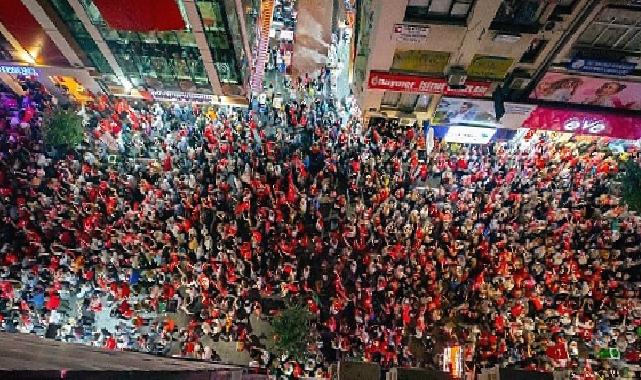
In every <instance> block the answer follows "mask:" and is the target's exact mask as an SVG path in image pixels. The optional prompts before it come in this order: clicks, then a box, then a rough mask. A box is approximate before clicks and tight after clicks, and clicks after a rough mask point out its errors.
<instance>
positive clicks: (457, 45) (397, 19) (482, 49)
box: [355, 0, 589, 116]
mask: <svg viewBox="0 0 641 380" xmlns="http://www.w3.org/2000/svg"><path fill="white" fill-rule="evenodd" d="M588 2H589V0H576V1H575V5H574V8H573V12H572V13H571V14H569V15H567V16H564V17H563V18H562V20H561V21H556V22H549V20H550V17H551V15H552V12H553V10H554V6H555V2H541V3H543V4H545V5H546V6H545V8H541V9H542V10H541V11H540V16H539V24H540V27H539V28H538V30H535V31H522V32H519V31H517V30H507V31H506V30H503V29H496V27H494V30H493V29H492V26H493V24H492V22H493V20H494V19H495V16H496V15H497V11H499V8H500V6H501V3H502V0H476V1H475V2H474V4H473V8H472V10H471V11H470V13H469V14H468V18H467V20H466V22H463V23H461V22H452V23H448V21H447V20H445V21H438V22H436V21H434V22H425V23H416V22H404V17H405V10H406V7H407V5H408V0H401V1H386V0H372V1H371V7H370V9H365V10H364V11H365V12H367V11H371V12H373V18H372V19H373V21H372V23H373V25H372V29H371V30H372V31H371V33H370V34H369V41H368V42H369V49H370V50H369V55H368V57H367V59H366V63H364V64H363V63H362V60H361V63H360V64H361V65H364V66H365V67H364V69H363V71H364V72H365V75H364V79H365V80H364V84H363V86H362V87H361V88H358V84H357V88H356V89H355V90H356V94H357V95H359V101H360V105H361V108H362V109H363V110H364V111H365V112H366V116H367V113H368V111H370V110H371V111H370V112H373V113H375V112H378V111H380V110H381V100H382V99H383V96H384V93H385V91H384V90H370V89H367V83H366V82H367V78H368V76H369V72H370V71H372V70H376V71H390V69H391V67H392V63H393V60H394V53H395V51H397V50H429V51H439V52H448V53H450V58H449V62H448V65H447V66H446V68H445V70H444V72H443V73H441V74H440V75H436V76H440V77H442V78H445V77H446V74H447V73H448V70H449V69H450V68H451V67H452V66H462V67H464V68H468V67H469V65H470V64H471V63H472V61H473V59H474V56H475V55H477V54H479V55H486V56H496V57H503V58H511V59H513V63H512V65H511V67H510V70H508V78H509V73H510V72H513V71H514V70H515V69H518V71H519V75H523V76H532V75H534V74H536V72H537V70H538V69H539V68H540V67H541V66H542V65H543V64H544V63H545V62H546V57H547V56H548V55H549V54H550V53H551V52H552V51H553V49H554V47H555V44H556V43H557V42H558V41H559V40H560V39H561V38H562V36H564V34H565V33H566V32H567V31H568V28H569V26H570V24H571V21H572V17H573V16H574V15H576V14H577V13H578V12H579V10H581V9H582V8H583V7H584V6H585V5H586V3H588ZM401 23H405V24H417V25H424V26H428V27H429V32H428V36H427V38H426V39H425V40H424V41H422V42H400V41H397V40H396V39H395V38H394V36H393V28H394V25H395V24H401ZM546 24H547V25H546ZM544 25H545V26H546V27H544ZM497 35H513V36H518V37H514V38H513V39H510V41H509V42H507V41H506V39H501V38H500V36H499V38H498V39H497ZM539 39H540V40H545V41H547V43H546V44H545V45H544V48H542V49H541V50H540V52H539V54H538V55H537V56H536V59H534V60H532V61H531V62H519V61H520V60H521V58H522V57H523V55H524V53H525V52H526V51H528V48H529V47H530V46H531V45H532V44H533V42H534V41H535V40H539ZM362 43H363V42H362V41H361V42H360V43H359V44H362ZM357 59H358V57H357ZM358 64H359V62H357V63H356V65H357V66H358ZM356 70H358V67H357V68H356ZM405 74H410V73H405ZM429 76H434V75H429ZM477 79H478V80H489V81H492V82H494V83H495V84H499V83H503V80H496V79H484V78H469V77H468V80H477ZM492 88H494V87H492ZM490 93H491V91H489V93H488V94H487V95H490ZM439 98H440V97H439V96H438V95H437V96H433V97H432V100H431V102H432V103H434V102H438V101H439ZM374 110H375V111H374ZM387 113H388V115H389V114H390V112H387ZM392 114H393V113H392ZM411 116H417V113H416V112H415V113H414V114H413V115H411ZM419 116H420V115H419ZM423 116H424V115H423Z"/></svg>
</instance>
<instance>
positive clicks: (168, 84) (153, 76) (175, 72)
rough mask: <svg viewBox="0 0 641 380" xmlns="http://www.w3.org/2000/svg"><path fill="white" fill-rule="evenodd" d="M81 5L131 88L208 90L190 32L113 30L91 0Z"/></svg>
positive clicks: (206, 78) (83, 0)
mask: <svg viewBox="0 0 641 380" xmlns="http://www.w3.org/2000/svg"><path fill="white" fill-rule="evenodd" d="M81 3H82V4H83V6H84V7H85V10H86V12H87V14H88V15H89V18H90V20H91V22H92V24H94V25H95V26H96V28H97V29H98V30H99V31H100V33H101V35H102V37H103V38H104V39H105V41H106V42H107V45H108V46H109V49H111V51H112V52H113V53H114V57H115V58H116V61H117V62H118V65H119V66H120V67H121V68H122V69H123V71H124V72H125V75H126V76H127V77H128V79H129V80H130V81H131V82H132V83H133V84H134V85H136V86H137V85H145V86H149V87H152V88H165V89H180V90H183V91H191V90H194V89H209V90H210V89H211V87H210V85H209V80H208V76H207V74H206V73H205V69H204V64H203V62H202V58H201V56H200V50H199V49H198V47H197V45H196V39H195V37H194V35H193V33H192V31H191V30H189V29H185V30H177V31H163V32H153V31H152V32H147V33H143V32H129V31H120V30H113V29H111V28H109V27H108V26H107V25H106V24H105V22H104V20H102V18H101V17H100V12H98V10H97V8H96V7H95V5H94V4H93V2H92V1H91V0H81Z"/></svg>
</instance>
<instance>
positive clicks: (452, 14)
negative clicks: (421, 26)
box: [405, 0, 474, 24]
mask: <svg viewBox="0 0 641 380" xmlns="http://www.w3.org/2000/svg"><path fill="white" fill-rule="evenodd" d="M473 3H474V0H410V1H409V3H408V4H407V8H405V21H413V22H422V21H447V22H459V23H463V24H464V23H465V21H466V20H467V16H468V15H469V14H470V11H471V10H472V6H473Z"/></svg>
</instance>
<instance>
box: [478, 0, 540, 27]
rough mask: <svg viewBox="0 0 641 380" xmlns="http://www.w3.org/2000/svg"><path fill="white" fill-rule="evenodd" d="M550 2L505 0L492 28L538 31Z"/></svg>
mask: <svg viewBox="0 0 641 380" xmlns="http://www.w3.org/2000/svg"><path fill="white" fill-rule="evenodd" d="M548 6H550V4H549V3H548V2H546V1H540V0H503V2H502V3H501V6H500V7H499V10H498V11H497V12H496V16H495V17H494V20H493V21H492V24H491V25H490V29H493V30H503V31H510V32H519V33H537V32H538V30H539V27H540V24H539V18H540V17H541V15H542V14H543V11H544V10H545V8H546V7H548Z"/></svg>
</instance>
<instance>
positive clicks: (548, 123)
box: [523, 106, 641, 140]
mask: <svg viewBox="0 0 641 380" xmlns="http://www.w3.org/2000/svg"><path fill="white" fill-rule="evenodd" d="M523 127H525V128H530V129H542V130H547V131H557V132H566V133H574V134H577V135H592V136H607V137H614V138H618V139H624V140H637V139H639V138H641V117H630V116H623V115H616V114H610V113H602V112H588V111H576V110H571V109H563V108H553V107H542V106H539V107H537V108H536V109H535V110H534V111H533V112H532V113H531V114H530V116H529V117H528V118H527V120H525V122H524V123H523Z"/></svg>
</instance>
